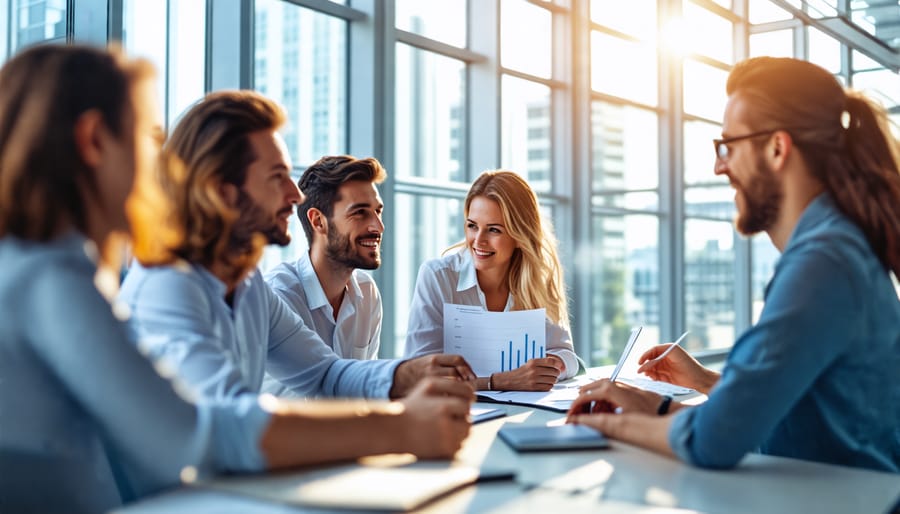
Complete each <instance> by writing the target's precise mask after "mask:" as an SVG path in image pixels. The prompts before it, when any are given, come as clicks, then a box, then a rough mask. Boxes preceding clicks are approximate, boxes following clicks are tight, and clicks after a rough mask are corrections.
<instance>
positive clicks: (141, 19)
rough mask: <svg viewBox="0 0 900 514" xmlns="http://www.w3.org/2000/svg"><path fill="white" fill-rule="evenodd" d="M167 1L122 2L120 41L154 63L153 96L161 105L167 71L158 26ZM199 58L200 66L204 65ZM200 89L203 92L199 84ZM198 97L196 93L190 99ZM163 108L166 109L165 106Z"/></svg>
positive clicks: (162, 33)
mask: <svg viewBox="0 0 900 514" xmlns="http://www.w3.org/2000/svg"><path fill="white" fill-rule="evenodd" d="M167 4H168V2H143V1H141V0H126V1H125V2H124V3H123V4H122V45H123V47H124V48H125V50H126V51H127V52H128V53H129V54H131V55H134V56H139V57H143V58H145V59H147V60H149V61H150V62H152V63H153V65H154V66H155V67H156V72H157V73H158V74H159V80H157V81H156V87H157V97H158V98H159V101H160V104H161V105H165V101H166V81H167V80H168V79H169V74H168V67H167V66H166V53H167V42H166V31H165V30H159V27H165V26H166V23H167V22H166V19H167V13H168V7H167ZM175 53H177V52H175ZM202 62H203V61H201V64H200V67H201V69H202V68H203V67H204V66H203V64H202ZM200 93H201V95H202V94H203V90H202V86H201V91H200ZM199 98H200V95H198V96H197V97H196V98H194V100H198V99H199ZM163 111H164V112H166V110H165V109H163ZM169 125H170V126H171V123H170V124H169Z"/></svg>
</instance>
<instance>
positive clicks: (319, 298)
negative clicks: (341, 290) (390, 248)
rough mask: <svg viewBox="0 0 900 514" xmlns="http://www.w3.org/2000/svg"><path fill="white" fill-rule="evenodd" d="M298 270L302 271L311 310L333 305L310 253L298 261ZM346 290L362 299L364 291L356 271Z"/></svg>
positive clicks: (302, 279) (301, 279) (355, 297)
mask: <svg viewBox="0 0 900 514" xmlns="http://www.w3.org/2000/svg"><path fill="white" fill-rule="evenodd" d="M297 270H298V271H299V272H300V277H299V278H300V282H301V283H302V284H303V291H304V292H305V293H306V302H307V305H309V308H310V310H315V309H320V308H322V307H324V306H326V305H328V306H331V304H330V303H329V302H328V298H327V297H326V296H325V290H324V289H322V283H321V282H319V276H318V275H316V269H315V268H313V265H312V261H311V260H310V259H309V254H308V253H304V254H303V255H302V256H301V257H300V259H299V260H298V261H297ZM345 291H346V292H348V293H350V294H351V295H353V297H354V299H357V300H358V299H362V296H363V293H362V289H361V288H360V287H359V281H357V280H356V271H354V272H353V273H351V274H350V281H349V283H348V284H347V287H346V288H345ZM354 303H358V302H354Z"/></svg>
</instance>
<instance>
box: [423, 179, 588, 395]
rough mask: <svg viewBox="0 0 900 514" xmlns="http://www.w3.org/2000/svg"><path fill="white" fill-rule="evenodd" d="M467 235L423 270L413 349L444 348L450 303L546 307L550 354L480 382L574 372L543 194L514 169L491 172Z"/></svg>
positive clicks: (541, 379) (476, 186)
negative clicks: (542, 205)
mask: <svg viewBox="0 0 900 514" xmlns="http://www.w3.org/2000/svg"><path fill="white" fill-rule="evenodd" d="M464 212H465V233H466V239H465V241H462V242H460V243H458V244H456V245H454V246H452V247H450V248H449V249H448V250H447V251H446V252H445V255H444V256H443V257H441V258H439V259H433V260H430V261H428V262H426V263H425V264H423V265H422V267H421V268H420V269H419V277H418V279H417V280H416V290H415V293H414V294H413V300H412V305H411V306H410V315H409V328H408V331H407V336H406V352H407V356H408V357H411V356H420V355H428V354H434V353H441V352H443V348H444V341H443V326H444V319H443V318H444V303H452V304H459V305H480V306H481V307H482V308H484V309H486V310H488V311H515V310H528V309H539V308H545V309H547V323H546V326H547V357H545V358H539V359H532V360H529V361H528V362H527V363H526V364H525V365H524V366H522V367H520V368H518V369H514V370H512V371H506V372H501V373H493V374H492V375H490V376H488V377H479V378H478V379H477V386H478V389H481V390H507V391H546V390H549V389H550V388H551V387H553V384H555V383H556V382H557V380H562V379H565V378H568V377H571V376H573V375H575V374H576V373H577V372H578V369H579V362H578V358H577V357H576V356H575V352H574V351H573V347H572V337H571V335H570V333H569V319H568V309H567V306H566V291H565V283H564V281H563V272H562V267H561V266H560V263H559V257H558V256H557V250H556V240H555V238H554V236H553V231H552V228H551V227H550V225H549V224H548V223H547V222H545V221H543V220H542V219H541V215H540V210H539V208H538V201H537V196H536V195H535V194H534V191H532V189H531V187H530V186H529V185H528V183H527V182H525V180H524V179H522V177H520V176H519V175H517V174H516V173H513V172H511V171H505V170H496V171H486V172H484V173H482V174H481V176H479V177H478V179H476V180H475V182H474V183H473V184H472V187H471V188H470V189H469V193H468V195H466V203H465V211H464Z"/></svg>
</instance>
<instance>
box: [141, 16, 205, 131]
mask: <svg viewBox="0 0 900 514" xmlns="http://www.w3.org/2000/svg"><path fill="white" fill-rule="evenodd" d="M143 3H146V2H143ZM170 6H171V9H172V10H171V12H170V13H169V23H170V26H169V48H170V49H177V51H170V52H169V70H168V71H169V73H168V75H169V90H168V93H169V96H168V98H166V99H165V106H166V115H167V117H166V120H167V122H168V125H169V126H170V127H172V126H175V123H176V120H177V119H178V117H179V116H181V113H183V112H184V111H185V110H187V108H188V107H190V106H191V105H192V104H193V103H194V102H196V101H197V100H199V99H200V98H201V97H202V96H203V92H204V88H205V84H204V82H205V79H206V74H205V70H206V66H205V64H204V63H205V59H206V2H205V0H178V2H170ZM151 26H152V25H151Z"/></svg>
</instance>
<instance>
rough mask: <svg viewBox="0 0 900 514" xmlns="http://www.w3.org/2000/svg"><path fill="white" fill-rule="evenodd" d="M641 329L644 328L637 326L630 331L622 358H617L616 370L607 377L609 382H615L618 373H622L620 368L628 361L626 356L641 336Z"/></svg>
mask: <svg viewBox="0 0 900 514" xmlns="http://www.w3.org/2000/svg"><path fill="white" fill-rule="evenodd" d="M642 328H644V327H642V326H641V325H638V326H636V327H634V328H632V329H631V335H630V336H628V343H626V344H625V349H624V350H623V351H622V356H621V357H619V363H618V364H616V369H614V370H613V372H612V375H610V376H609V381H610V382H615V381H616V378H617V377H618V376H619V372H620V371H622V366H624V365H625V361H626V360H628V355H629V354H630V353H631V349H632V348H634V343H635V341H637V338H638V336H639V335H640V334H641V329H642Z"/></svg>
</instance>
